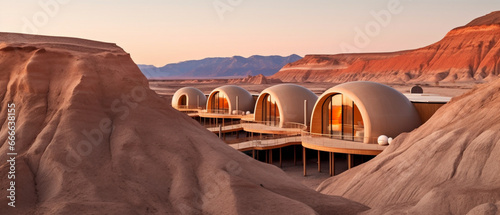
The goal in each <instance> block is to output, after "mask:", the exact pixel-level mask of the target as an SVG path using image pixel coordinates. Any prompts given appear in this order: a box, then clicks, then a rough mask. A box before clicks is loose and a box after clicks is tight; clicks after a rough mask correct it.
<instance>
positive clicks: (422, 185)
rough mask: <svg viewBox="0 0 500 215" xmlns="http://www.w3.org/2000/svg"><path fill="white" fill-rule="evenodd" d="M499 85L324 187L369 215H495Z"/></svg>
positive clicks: (499, 172) (444, 111)
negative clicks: (364, 209) (357, 204)
mask: <svg viewBox="0 0 500 215" xmlns="http://www.w3.org/2000/svg"><path fill="white" fill-rule="evenodd" d="M499 98H500V80H496V81H492V82H489V83H486V84H483V86H480V87H478V88H477V89H474V90H473V91H472V92H469V93H467V94H465V95H462V96H460V97H458V98H454V99H453V100H452V101H451V102H450V103H449V104H447V105H445V106H443V107H442V108H441V109H439V110H438V112H437V113H436V114H435V115H434V116H433V117H432V118H431V119H430V120H429V121H428V122H427V123H425V124H424V125H422V126H421V127H419V128H418V129H416V130H415V131H413V132H411V133H408V134H402V135H400V136H398V137H397V138H396V139H394V142H393V143H392V144H391V145H390V146H389V147H388V148H387V149H386V150H384V151H383V152H382V153H381V154H380V155H378V156H377V157H375V158H374V159H373V160H371V161H369V162H367V163H365V164H363V165H360V166H358V167H355V168H354V169H351V170H349V171H347V172H345V173H343V174H341V175H339V176H336V177H333V178H330V179H328V180H326V181H325V182H323V183H322V184H321V185H320V186H319V188H318V190H319V191H321V192H322V193H326V194H332V195H341V196H344V197H346V198H349V199H351V200H354V201H358V202H361V203H363V204H366V205H368V206H369V207H371V208H372V209H371V210H370V211H368V214H386V213H389V214H467V213H468V212H470V213H469V214H499V213H500V210H499V207H498V205H500V168H499V163H500V124H499V123H498V122H500V115H499V114H498V110H500V99H499Z"/></svg>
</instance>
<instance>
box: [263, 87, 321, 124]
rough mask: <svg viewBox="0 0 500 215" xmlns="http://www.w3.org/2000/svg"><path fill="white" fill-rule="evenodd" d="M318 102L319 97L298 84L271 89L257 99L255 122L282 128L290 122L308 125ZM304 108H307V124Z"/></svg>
mask: <svg viewBox="0 0 500 215" xmlns="http://www.w3.org/2000/svg"><path fill="white" fill-rule="evenodd" d="M316 100H318V96H316V95H315V94H314V93H313V92H311V91H310V90H309V89H307V88H305V87H302V86H299V85H296V84H279V85H275V86H272V87H269V88H267V89H265V90H264V91H262V92H261V94H260V95H259V97H258V98H257V102H256V105H255V110H254V113H255V115H254V117H255V121H265V122H269V123H271V124H273V125H277V126H280V127H284V125H285V124H286V123H289V122H291V123H300V124H305V125H308V123H309V121H310V118H311V113H312V110H313V108H314V104H315V103H316ZM304 101H305V102H304ZM304 106H306V110H305V120H306V121H305V122H304Z"/></svg>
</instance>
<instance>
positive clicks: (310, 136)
mask: <svg viewBox="0 0 500 215" xmlns="http://www.w3.org/2000/svg"><path fill="white" fill-rule="evenodd" d="M302 138H303V139H307V140H308V141H307V142H308V143H311V144H315V145H321V146H328V145H331V144H332V143H334V142H338V140H344V141H350V142H353V143H365V142H366V143H367V144H376V143H377V139H378V137H364V136H363V137H360V136H352V135H332V134H321V133H311V132H305V131H304V132H302Z"/></svg>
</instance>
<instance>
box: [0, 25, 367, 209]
mask: <svg viewBox="0 0 500 215" xmlns="http://www.w3.org/2000/svg"><path fill="white" fill-rule="evenodd" d="M0 101H1V106H0V122H1V123H2V124H1V129H0V144H1V145H0V160H1V162H0V175H1V177H2V179H1V180H0V195H1V196H2V198H0V213H1V214H292V213H296V214H317V213H319V214H354V213H358V212H360V211H363V210H366V209H367V207H365V206H363V205H361V204H359V203H355V202H352V201H350V200H346V199H344V198H342V197H335V196H328V195H324V194H320V193H317V192H316V191H314V190H310V189H308V188H306V187H305V186H303V185H302V184H300V183H298V182H296V181H294V180H292V179H290V178H289V177H287V176H286V174H285V173H284V172H282V171H281V170H280V169H278V168H276V167H274V166H271V165H267V164H264V163H261V162H258V161H255V160H253V159H251V158H249V157H248V156H246V155H244V154H243V153H240V152H237V151H235V150H234V149H232V148H231V147H229V146H227V145H226V144H225V143H224V142H222V141H221V140H220V139H218V138H217V137H216V136H215V135H213V134H211V133H210V132H208V131H207V130H206V129H205V128H203V127H202V126H201V125H199V123H197V122H196V121H194V120H192V119H190V118H189V117H187V116H186V115H185V114H182V113H180V112H178V111H175V110H174V109H172V108H171V107H169V104H168V103H167V102H166V101H165V100H164V99H162V98H160V97H159V96H158V95H157V94H155V93H154V92H153V91H152V90H150V89H149V87H148V81H147V79H146V78H145V77H144V76H143V75H142V74H141V72H140V70H139V68H138V67H137V66H136V64H135V63H134V62H133V61H132V60H131V58H130V56H129V54H127V53H126V52H124V51H123V50H122V49H121V48H119V47H118V46H116V45H114V44H108V43H101V42H94V41H88V40H82V39H73V38H61V37H44V36H32V35H20V34H8V33H0ZM11 103H14V104H15V113H16V118H17V119H16V131H15V132H16V134H15V135H16V136H15V137H16V139H15V140H16V144H15V152H16V153H17V154H18V155H17V157H16V158H15V161H16V163H15V177H16V178H15V206H16V207H15V208H12V207H10V206H8V202H10V200H9V199H8V198H6V196H9V193H8V192H7V189H10V185H9V183H10V182H9V181H10V180H8V179H7V175H8V174H9V173H8V172H9V171H11V170H10V168H11V165H10V164H9V162H6V161H7V160H9V159H10V157H9V156H8V155H7V153H8V152H13V151H11V150H10V149H9V145H8V142H7V136H8V132H7V131H8V126H7V125H8V124H7V122H8V118H7V116H8V112H9V111H8V109H12V108H8V106H9V104H11Z"/></svg>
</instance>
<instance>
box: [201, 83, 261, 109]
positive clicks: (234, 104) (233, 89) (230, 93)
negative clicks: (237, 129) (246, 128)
mask: <svg viewBox="0 0 500 215" xmlns="http://www.w3.org/2000/svg"><path fill="white" fill-rule="evenodd" d="M254 105H255V100H254V99H253V97H252V95H251V94H250V93H249V92H248V91H247V90H245V89H243V88H241V87H238V86H235V85H226V86H222V87H218V88H216V89H215V90H213V91H212V92H211V93H210V95H209V96H208V100H207V111H208V112H212V113H223V114H231V113H233V111H236V112H238V113H239V112H241V111H243V112H246V111H253V107H254Z"/></svg>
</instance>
